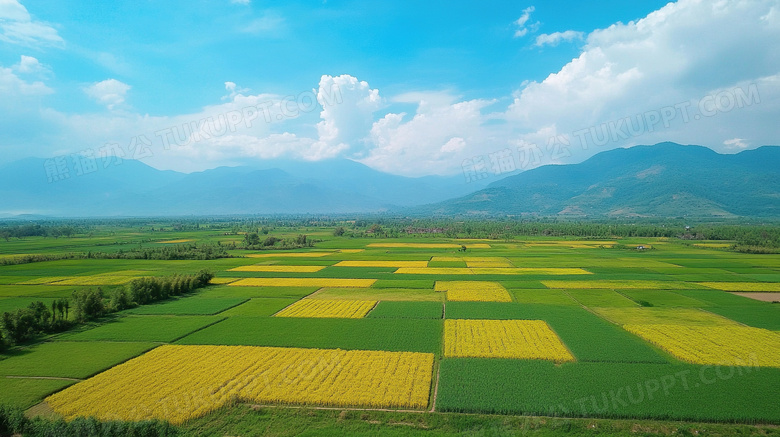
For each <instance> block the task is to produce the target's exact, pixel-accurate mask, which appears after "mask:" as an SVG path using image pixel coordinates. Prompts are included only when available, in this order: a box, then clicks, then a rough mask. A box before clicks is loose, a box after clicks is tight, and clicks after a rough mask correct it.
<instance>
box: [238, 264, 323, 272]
mask: <svg viewBox="0 0 780 437" xmlns="http://www.w3.org/2000/svg"><path fill="white" fill-rule="evenodd" d="M324 268H325V266H275V265H274V266H240V267H235V268H232V269H230V270H228V271H229V272H271V273H314V272H319V271H320V270H322V269H324Z"/></svg>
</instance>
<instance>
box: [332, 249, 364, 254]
mask: <svg viewBox="0 0 780 437" xmlns="http://www.w3.org/2000/svg"><path fill="white" fill-rule="evenodd" d="M365 251H366V249H339V252H341V253H360V252H365Z"/></svg>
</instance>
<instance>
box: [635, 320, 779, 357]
mask: <svg viewBox="0 0 780 437" xmlns="http://www.w3.org/2000/svg"><path fill="white" fill-rule="evenodd" d="M623 328H624V329H625V330H627V331H629V332H632V333H634V334H636V335H638V336H640V337H642V338H643V339H645V340H647V341H649V342H650V343H653V344H655V345H657V346H658V347H660V348H662V349H664V350H666V351H667V352H669V353H670V354H672V355H674V356H675V357H677V358H679V359H681V360H683V361H688V362H690V363H695V364H713V365H737V366H739V365H743V366H744V365H750V366H767V367H780V333H777V332H773V331H769V330H766V329H760V328H752V327H748V326H688V325H624V326H623Z"/></svg>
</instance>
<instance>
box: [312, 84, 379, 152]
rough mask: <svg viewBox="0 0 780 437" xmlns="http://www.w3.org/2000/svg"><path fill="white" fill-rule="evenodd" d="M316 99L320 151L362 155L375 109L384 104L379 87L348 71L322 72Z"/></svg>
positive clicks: (365, 147)
mask: <svg viewBox="0 0 780 437" xmlns="http://www.w3.org/2000/svg"><path fill="white" fill-rule="evenodd" d="M317 101H318V102H319V104H320V105H321V106H322V112H320V118H321V119H322V121H320V122H319V123H317V132H318V134H319V141H318V147H320V148H321V149H322V151H323V153H324V154H326V155H327V154H332V153H333V152H325V151H327V150H338V151H346V150H349V152H350V154H351V155H353V156H356V157H361V156H364V154H365V151H366V149H367V147H368V145H367V142H366V136H367V135H368V133H369V131H370V130H371V125H372V123H373V120H374V112H376V111H377V110H379V109H380V108H381V107H382V105H383V103H382V98H381V97H380V96H379V90H376V89H371V87H370V86H369V85H368V82H365V81H359V80H358V79H357V78H356V77H353V76H350V75H346V74H344V75H341V76H335V77H334V76H328V75H325V76H322V78H321V79H320V84H319V89H318V91H317Z"/></svg>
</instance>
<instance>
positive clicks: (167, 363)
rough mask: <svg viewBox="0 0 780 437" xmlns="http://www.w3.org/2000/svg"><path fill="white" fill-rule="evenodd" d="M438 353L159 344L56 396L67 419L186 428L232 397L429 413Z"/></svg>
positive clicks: (51, 403) (58, 409)
mask: <svg viewBox="0 0 780 437" xmlns="http://www.w3.org/2000/svg"><path fill="white" fill-rule="evenodd" d="M432 371H433V354H429V353H416V352H383V351H344V350H338V349H336V350H331V349H300V348H276V347H253V346H176V345H165V346H160V347H158V348H156V349H154V350H152V351H150V352H148V353H146V354H144V355H142V356H140V357H138V358H135V359H133V360H130V361H128V362H126V363H124V364H120V365H119V366H116V367H113V368H112V369H110V370H108V371H105V372H103V373H101V374H99V375H97V376H95V377H93V378H90V379H88V380H86V381H83V382H80V383H78V384H75V385H73V386H71V387H69V388H67V389H65V390H63V391H61V392H59V393H56V394H54V395H52V396H49V397H48V398H47V399H46V402H47V403H48V404H49V406H51V407H52V408H53V409H54V411H55V412H57V413H59V414H62V415H63V416H64V417H65V418H66V419H73V418H76V417H88V416H93V417H96V418H98V419H100V420H145V419H150V418H156V419H161V420H167V421H169V422H171V423H173V424H181V423H183V422H185V421H187V420H189V419H192V418H196V417H200V416H202V415H204V414H206V413H208V412H210V411H213V410H215V409H217V408H220V407H221V406H223V405H225V404H227V403H228V402H230V401H232V400H236V399H237V400H241V401H244V402H253V403H260V404H271V403H276V404H305V405H322V406H338V407H347V406H360V407H373V408H415V409H423V408H425V407H426V406H427V404H428V395H429V391H430V385H431V375H432Z"/></svg>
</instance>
